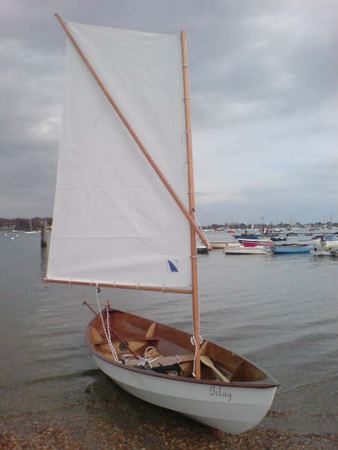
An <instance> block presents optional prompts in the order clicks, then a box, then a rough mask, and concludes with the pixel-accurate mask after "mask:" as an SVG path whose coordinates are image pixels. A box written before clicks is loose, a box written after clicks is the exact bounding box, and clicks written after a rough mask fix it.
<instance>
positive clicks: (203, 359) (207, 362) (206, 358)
mask: <svg viewBox="0 0 338 450" xmlns="http://www.w3.org/2000/svg"><path fill="white" fill-rule="evenodd" d="M200 360H201V362H202V363H203V364H204V365H205V366H207V367H209V368H210V369H211V370H212V371H213V372H214V373H215V374H216V375H217V376H218V378H219V379H220V380H221V381H225V382H226V383H230V380H229V379H228V378H227V377H226V376H225V375H223V374H222V372H220V371H219V370H218V369H217V367H215V364H214V363H213V362H212V361H211V359H210V358H209V356H207V355H201V356H200Z"/></svg>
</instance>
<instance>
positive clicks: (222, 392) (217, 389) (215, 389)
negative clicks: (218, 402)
mask: <svg viewBox="0 0 338 450" xmlns="http://www.w3.org/2000/svg"><path fill="white" fill-rule="evenodd" d="M209 395H211V396H215V397H223V398H224V399H226V400H227V401H228V402H231V400H232V393H231V392H230V391H227V390H226V389H224V388H223V387H222V386H210V387H209Z"/></svg>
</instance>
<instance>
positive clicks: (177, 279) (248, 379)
mask: <svg viewBox="0 0 338 450" xmlns="http://www.w3.org/2000/svg"><path fill="white" fill-rule="evenodd" d="M57 19H58V21H59V23H60V25H61V26H62V28H63V29H64V31H65V32H66V34H67V36H68V38H69V39H68V46H67V59H66V92H65V109H64V119H63V132H62V139H61V145H60V154H59V166H58V175H57V184H56V194H55V206H54V216H53V229H52V234H51V242H50V249H49V260H48V270H47V277H46V281H47V282H50V283H63V284H71V285H86V286H93V287H94V288H95V291H96V299H97V304H98V309H97V311H94V310H93V309H92V308H91V307H90V309H91V310H92V311H93V312H94V314H95V318H94V319H93V320H92V321H91V322H90V324H89V325H88V327H87V342H88V345H89V348H90V351H91V352H92V355H93V358H94V360H95V362H96V364H97V366H98V367H99V368H100V369H101V370H102V371H103V372H105V373H106V374H107V375H108V376H109V377H110V378H111V379H112V380H114V381H115V382H116V383H117V384H119V385H120V386H121V387H122V388H124V389H125V390H126V391H128V392H130V393H131V394H133V395H135V396H137V397H139V398H141V399H143V400H145V401H147V402H149V403H153V404H156V405H159V406H163V407H165V408H169V409H172V410H175V411H178V412H180V413H182V414H185V415H187V416H189V417H191V418H193V419H195V420H197V421H199V422H201V423H204V424H206V425H210V426H212V427H215V428H217V429H220V430H222V431H226V432H229V433H240V432H243V431H246V430H248V429H249V428H251V427H253V426H255V425H256V424H257V423H259V422H260V421H261V420H262V418H263V417H264V415H265V414H266V413H267V411H268V410H269V408H270V406H271V403H272V401H273V398H274V395H275V393H276V390H277V386H278V384H277V383H276V382H275V381H274V380H273V379H272V378H271V377H270V376H269V375H268V374H267V373H266V372H264V371H263V370H261V369H260V368H258V367H257V366H255V365H254V364H253V363H251V362H250V361H248V360H246V359H244V358H242V357H240V356H238V355H236V354H234V353H233V352H231V351H230V350H227V349H225V348H223V347H220V346H219V345H216V344H213V343H211V342H208V341H206V340H205V341H203V339H202V338H201V336H200V322H199V299H198V272H197V250H196V237H197V236H198V237H199V239H200V240H201V242H203V243H204V244H205V245H206V246H208V248H209V247H210V244H209V243H208V240H207V239H206V237H205V235H204V233H203V231H202V230H201V229H200V227H199V226H198V224H197V222H196V219H195V214H194V211H195V199H194V184H193V170H192V169H193V166H192V145H191V142H192V141H191V132H190V129H191V126H190V105H189V84H188V61H187V47H186V37H185V33H184V32H182V33H181V36H179V35H166V34H151V33H143V32H136V31H130V30H118V29H111V28H102V27H96V26H88V25H80V24H73V23H72V24H70V23H67V24H66V23H65V22H63V21H62V19H61V18H60V17H59V16H57ZM106 287H109V288H113V289H129V290H138V291H145V292H147V291H152V292H158V295H159V297H160V296H162V298H163V293H166V292H169V293H173V294H187V295H191V297H192V333H190V334H188V333H185V332H183V331H180V330H177V329H174V328H170V327H168V326H166V325H162V324H159V323H156V322H153V321H151V320H148V319H145V318H142V317H139V316H135V315H133V314H129V313H125V312H121V311H117V310H115V309H112V308H111V306H110V305H109V303H108V302H107V301H106V302H103V301H102V299H101V294H100V292H101V289H102V288H106ZM88 306H89V305H88Z"/></svg>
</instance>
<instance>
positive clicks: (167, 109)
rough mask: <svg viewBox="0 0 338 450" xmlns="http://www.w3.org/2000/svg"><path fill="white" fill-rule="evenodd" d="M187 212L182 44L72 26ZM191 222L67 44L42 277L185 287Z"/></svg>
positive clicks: (170, 38)
mask: <svg viewBox="0 0 338 450" xmlns="http://www.w3.org/2000/svg"><path fill="white" fill-rule="evenodd" d="M69 27H70V29H71V31H72V33H73V35H74V37H75V39H76V41H77V42H78V44H79V46H80V48H81V49H82V51H83V52H84V54H85V55H86V56H87V58H88V59H89V61H90V62H91V63H92V65H93V67H94V68H95V70H96V71H97V73H98V75H99V76H100V78H101V79H102V80H103V82H104V83H105V85H106V87H107V89H108V90H109V92H110V94H111V95H112V97H113V98H114V100H115V101H116V103H117V105H118V106H119V108H120V109H121V110H122V112H123V114H124V115H125V116H126V118H127V119H128V121H129V122H130V124H131V126H132V127H133V128H134V130H135V131H136V133H137V134H138V136H139V138H140V140H141V141H142V143H143V144H144V145H145V146H146V148H147V149H148V150H149V152H150V153H151V155H152V157H153V158H154V160H155V162H156V163H157V164H158V166H159V167H160V169H161V171H162V172H163V173H164V175H165V177H166V178H167V180H168V181H169V183H170V184H171V186H172V187H173V188H174V190H175V191H176V193H177V194H178V196H179V197H180V199H181V201H182V202H183V203H184V205H185V207H186V208H187V209H188V175H187V155H186V135H185V118H184V102H183V80H182V79H183V75H182V59H181V58H182V57H181V44H180V37H179V36H177V35H165V34H149V33H142V32H135V31H129V30H118V29H111V28H102V27H96V26H87V25H79V24H69ZM189 233H190V232H189V224H188V222H187V220H186V218H185V217H184V216H183V214H182V212H181V211H180V210H179V208H178V206H177V205H176V204H175V202H174V200H173V199H172V198H171V196H170V194H169V193H168V192H167V190H166V188H165V187H164V186H163V184H162V182H161V180H160V179H159V178H158V176H157V174H156V173H155V172H154V170H153V168H152V167H151V166H150V165H149V163H148V162H147V160H146V159H145V157H144V156H143V154H142V153H141V152H140V150H139V148H138V147H137V145H136V143H135V142H134V140H133V139H132V138H131V136H130V134H129V132H128V131H127V129H126V128H125V126H124V125H123V124H122V122H121V120H120V119H119V118H118V116H117V114H116V113H115V111H114V110H113V108H112V107H111V105H110V104H109V103H108V101H107V99H106V98H105V96H104V95H103V93H102V91H101V90H100V88H99V86H98V85H97V83H96V81H95V80H94V78H93V76H92V75H91V74H90V72H89V71H88V69H87V67H86V66H85V64H84V63H83V62H82V60H81V59H80V57H79V55H78V53H77V52H76V51H75V50H74V49H73V47H72V45H71V44H70V43H68V45H67V57H66V91H65V108H64V118H63V131H62V138H61V145H60V153H59V165H58V174H57V186H56V195H55V206H54V217H53V230H52V236H51V245H50V253H49V262H48V271H47V280H48V279H49V280H64V281H72V280H73V281H82V282H90V283H110V284H123V285H137V284H139V285H146V286H165V287H175V288H176V287H177V288H183V289H190V288H191V273H190V271H191V268H190V267H191V266H190V234H189Z"/></svg>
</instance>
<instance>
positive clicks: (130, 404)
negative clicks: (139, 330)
mask: <svg viewBox="0 0 338 450" xmlns="http://www.w3.org/2000/svg"><path fill="white" fill-rule="evenodd" d="M3 389H5V388H3ZM2 394H4V395H3V396H2V399H3V400H5V402H6V400H7V401H8V402H11V404H10V405H9V408H8V409H7V414H6V409H5V410H4V409H3V408H1V409H2V411H1V416H2V420H1V422H0V449H1V450H2V449H4V450H5V449H6V450H21V449H29V450H34V449H48V450H52V449H55V450H61V449H69V450H87V449H88V450H92V449H95V448H98V449H101V448H110V449H121V450H127V449H128V450H129V449H130V450H133V449H135V450H136V449H137V450H141V449H144V450H148V449H149V450H159V449H170V450H171V449H172V450H177V449H182V450H196V449H197V448H199V449H232V450H242V449H243V450H244V449H255V450H256V449H257V450H261V449H293V450H297V449H325V450H333V449H337V448H338V434H332V433H323V434H319V433H308V432H306V433H301V432H298V431H297V432H295V431H287V430H281V429H279V427H278V424H280V421H281V419H282V418H283V417H287V416H288V412H284V411H280V410H278V409H277V410H276V408H274V407H273V408H272V411H271V413H270V414H268V416H267V418H266V419H264V420H263V422H262V423H261V425H259V426H258V427H256V428H254V429H252V430H250V431H248V432H246V433H243V434H240V435H230V434H226V433H222V432H220V431H217V430H213V429H211V428H209V427H206V426H204V425H201V424H199V423H197V422H194V421H192V420H190V419H188V418H186V417H184V416H182V415H180V414H177V413H175V412H172V411H168V410H165V409H163V408H159V407H156V406H153V405H150V404H148V403H145V402H143V401H141V400H138V399H136V398H134V397H133V396H131V395H129V394H127V393H126V392H124V391H123V390H122V389H120V388H119V387H118V386H116V385H115V384H114V383H112V382H111V381H110V380H109V379H108V378H107V377H106V376H105V375H104V374H102V373H100V372H98V371H96V370H93V371H90V372H88V373H87V374H79V375H75V376H74V377H69V378H67V377H63V378H62V377H61V378H60V379H58V378H57V379H47V380H40V381H37V382H33V383H27V384H23V385H21V386H12V388H9V389H8V391H6V392H4V393H2ZM13 394H15V395H16V396H15V397H14V396H13ZM6 397H7V398H6ZM13 402H14V404H13ZM291 420H294V419H293V418H291Z"/></svg>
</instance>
